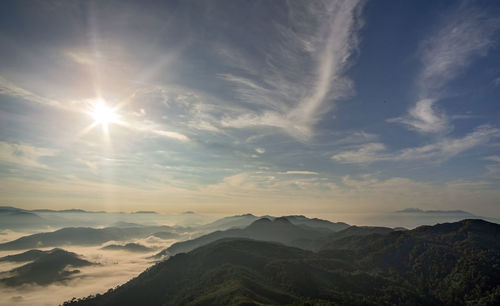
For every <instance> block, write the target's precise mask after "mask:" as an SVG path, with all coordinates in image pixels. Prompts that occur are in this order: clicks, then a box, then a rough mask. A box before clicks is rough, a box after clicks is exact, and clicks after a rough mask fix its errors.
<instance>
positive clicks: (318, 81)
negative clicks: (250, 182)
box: [219, 1, 361, 140]
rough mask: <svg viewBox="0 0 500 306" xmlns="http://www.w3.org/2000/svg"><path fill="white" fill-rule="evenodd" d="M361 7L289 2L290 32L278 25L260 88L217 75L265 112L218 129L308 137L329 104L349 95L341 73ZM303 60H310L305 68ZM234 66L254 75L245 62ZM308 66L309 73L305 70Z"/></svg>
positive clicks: (227, 122) (349, 88)
mask: <svg viewBox="0 0 500 306" xmlns="http://www.w3.org/2000/svg"><path fill="white" fill-rule="evenodd" d="M360 8H361V5H360V2H359V1H330V2H327V3H326V4H323V3H320V2H307V7H293V3H292V4H291V7H290V12H289V15H290V18H291V19H292V23H293V24H294V27H293V28H294V31H292V30H290V28H292V27H285V26H277V30H278V31H279V33H280V35H281V38H280V40H278V41H281V44H280V45H276V46H275V49H274V50H273V52H271V53H270V54H269V55H268V56H269V60H268V61H267V66H266V67H265V68H264V70H265V71H266V72H265V74H264V75H262V74H260V75H255V79H257V80H259V83H258V82H257V81H254V80H253V79H250V78H248V77H245V76H236V75H233V74H222V75H219V77H221V78H223V79H224V80H226V81H229V82H231V83H233V84H234V86H235V87H236V92H237V93H238V94H239V95H240V98H243V99H245V100H246V101H251V102H253V103H255V104H259V105H264V106H265V108H266V109H265V110H263V111H259V112H253V113H250V114H248V111H247V113H246V114H244V115H236V116H228V117H226V118H224V120H223V121H222V125H223V126H226V127H235V128H244V127H252V126H270V127H277V128H280V129H283V130H285V132H287V133H288V134H290V135H291V136H292V137H294V138H296V139H300V140H305V139H308V138H310V137H311V136H312V135H313V134H314V131H313V128H314V125H315V124H316V123H317V122H318V120H320V119H321V116H322V115H323V114H324V113H325V112H327V111H329V110H331V109H332V108H333V107H334V104H333V102H334V101H336V100H339V99H341V98H343V97H346V96H348V95H349V94H350V93H351V92H352V84H351V81H350V80H349V79H348V78H346V77H345V76H344V72H345V70H346V68H347V67H348V64H349V62H350V61H349V59H350V57H351V56H352V53H353V51H355V50H356V48H357V42H358V41H357V38H356V33H357V31H358V29H359V26H360V22H359V13H360ZM227 53H228V51H225V52H224V54H227ZM305 54H306V55H305ZM305 60H309V61H308V62H307V65H305V64H304V61H305ZM237 64H238V65H243V66H244V67H240V68H243V69H244V70H245V71H247V74H250V75H252V73H254V72H255V67H253V66H252V65H251V64H249V63H247V62H244V61H243V62H242V61H241V60H239V61H237ZM311 64H313V66H314V67H315V68H314V70H312V71H310V70H307V67H309V66H310V65H311ZM301 67H305V68H304V70H302V68H301Z"/></svg>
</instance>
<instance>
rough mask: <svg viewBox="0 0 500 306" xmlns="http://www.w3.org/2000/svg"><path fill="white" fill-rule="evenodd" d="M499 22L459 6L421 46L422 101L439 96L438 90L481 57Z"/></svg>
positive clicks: (471, 9) (487, 49)
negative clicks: (430, 96) (431, 96)
mask: <svg viewBox="0 0 500 306" xmlns="http://www.w3.org/2000/svg"><path fill="white" fill-rule="evenodd" d="M499 21H500V20H499V18H497V17H494V18H491V17H488V15H487V12H484V11H482V10H479V9H477V8H474V7H470V6H467V5H460V6H459V8H458V9H457V10H456V11H455V12H453V13H452V14H450V15H449V16H448V18H446V19H445V24H444V26H442V27H441V28H440V29H439V31H437V33H435V34H434V35H433V36H432V37H430V38H429V39H427V40H426V41H424V42H423V44H422V45H421V50H420V53H421V59H422V63H423V69H422V72H421V74H420V80H419V87H420V92H421V95H422V96H423V97H424V98H425V97H428V96H429V95H436V94H439V91H440V90H441V89H442V87H443V86H445V85H446V84H447V83H448V82H449V81H451V80H452V79H454V78H455V77H457V76H458V75H459V74H460V73H462V72H463V71H464V70H465V69H466V68H467V67H468V66H469V65H470V64H471V62H472V61H473V60H474V59H475V58H477V57H480V56H485V55H486V54H487V53H488V51H489V49H490V48H491V47H492V46H493V45H494V40H495V36H494V35H495V33H496V32H497V31H498V29H499V28H500V23H499Z"/></svg>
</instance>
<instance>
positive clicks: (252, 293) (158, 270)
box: [65, 220, 500, 305]
mask: <svg viewBox="0 0 500 306" xmlns="http://www.w3.org/2000/svg"><path fill="white" fill-rule="evenodd" d="M499 238H500V225H498V224H494V223H489V222H486V221H482V220H463V221H460V222H456V223H449V224H440V225H436V226H426V227H420V228H417V229H415V230H410V231H391V232H389V233H383V234H382V233H374V234H370V235H356V236H346V237H343V238H341V239H337V240H335V243H334V244H331V245H330V244H328V243H327V244H325V245H324V246H323V248H322V249H321V250H320V251H319V252H312V251H307V250H302V249H298V248H294V247H289V246H284V245H281V244H276V243H272V242H263V241H255V240H248V239H222V240H218V241H215V242H213V243H210V244H208V245H205V246H203V247H200V248H198V249H195V250H193V251H191V252H189V253H186V254H184V253H183V254H178V255H175V256H173V257H171V258H170V259H168V260H166V261H163V262H160V263H158V264H156V265H155V266H153V267H151V268H149V269H148V270H146V271H145V272H143V273H142V274H141V275H139V276H138V277H136V278H135V279H133V280H131V281H129V282H128V283H126V284H124V285H122V286H120V287H118V288H116V289H112V290H109V291H108V292H107V293H106V294H103V295H97V296H90V297H87V298H84V299H80V300H73V301H68V302H66V303H65V305H262V304H272V305H283V304H293V305H498V302H499V301H500V239H499Z"/></svg>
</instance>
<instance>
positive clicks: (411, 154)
mask: <svg viewBox="0 0 500 306" xmlns="http://www.w3.org/2000/svg"><path fill="white" fill-rule="evenodd" d="M498 137H500V130H499V129H498V128H494V127H491V126H487V125H484V126H480V127H478V128H476V129H475V130H474V131H473V132H471V133H469V134H467V135H465V136H464V137H462V138H455V139H451V138H444V139H442V140H440V141H437V142H435V143H432V144H429V145H425V146H421V147H413V148H407V149H403V150H400V151H397V152H388V151H387V149H386V147H385V145H383V144H382V143H368V144H365V145H362V146H360V147H358V148H357V149H355V150H351V151H344V152H340V153H336V154H334V155H332V157H331V158H332V159H334V160H336V161H338V162H340V163H345V164H368V163H372V162H375V161H413V160H431V161H436V162H442V161H444V160H447V159H450V158H452V157H454V156H456V155H458V154H460V153H462V152H465V151H467V150H470V149H473V148H475V147H477V146H481V145H484V144H487V143H488V141H489V140H490V139H492V138H498Z"/></svg>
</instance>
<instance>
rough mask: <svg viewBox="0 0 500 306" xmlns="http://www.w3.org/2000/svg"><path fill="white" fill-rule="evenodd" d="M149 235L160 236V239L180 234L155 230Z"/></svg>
mask: <svg viewBox="0 0 500 306" xmlns="http://www.w3.org/2000/svg"><path fill="white" fill-rule="evenodd" d="M151 236H154V237H157V238H160V239H177V238H179V237H181V235H180V234H177V233H174V232H157V233H154V234H152V235H151Z"/></svg>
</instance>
